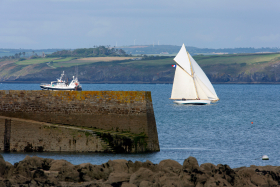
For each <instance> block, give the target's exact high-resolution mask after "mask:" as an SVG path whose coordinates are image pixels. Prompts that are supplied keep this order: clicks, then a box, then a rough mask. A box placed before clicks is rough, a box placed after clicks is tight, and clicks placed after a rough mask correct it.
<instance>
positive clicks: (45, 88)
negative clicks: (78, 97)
mask: <svg viewBox="0 0 280 187" xmlns="http://www.w3.org/2000/svg"><path fill="white" fill-rule="evenodd" d="M40 87H41V89H42V90H64V91H75V90H79V91H81V90H82V88H81V87H77V88H73V87H62V88H59V87H49V86H40Z"/></svg>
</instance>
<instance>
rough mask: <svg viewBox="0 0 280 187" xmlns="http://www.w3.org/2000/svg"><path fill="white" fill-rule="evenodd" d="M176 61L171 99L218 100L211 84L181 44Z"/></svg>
mask: <svg viewBox="0 0 280 187" xmlns="http://www.w3.org/2000/svg"><path fill="white" fill-rule="evenodd" d="M174 61H175V62H176V63H177V66H176V71H175V76H174V82H173V87H172V93H171V99H182V98H184V99H203V100H219V98H218V96H217V94H216V92H215V89H214V88H213V85H212V84H211V82H210V81H209V79H208V77H207V76H206V75H205V73H204V72H203V70H202V69H201V68H200V67H199V65H198V64H197V62H196V61H195V60H194V59H193V58H192V56H191V55H190V54H189V53H188V52H187V51H186V48H185V45H184V44H183V46H182V48H181V50H180V51H179V53H178V54H177V56H176V57H175V58H174Z"/></svg>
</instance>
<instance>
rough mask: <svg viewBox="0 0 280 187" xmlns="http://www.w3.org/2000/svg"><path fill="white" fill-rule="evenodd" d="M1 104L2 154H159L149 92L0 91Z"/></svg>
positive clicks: (0, 146)
mask: <svg viewBox="0 0 280 187" xmlns="http://www.w3.org/2000/svg"><path fill="white" fill-rule="evenodd" d="M0 100H1V102H0V116H1V118H0V130H1V131H0V132H1V134H0V149H1V150H5V151H24V150H33V151H39V150H41V151H78V152H84V151H90V152H94V151H98V152H110V151H112V152H128V153H129V152H130V153H131V152H147V151H159V142H158V134H157V127H156V122H155V117H154V111H153V104H152V98H151V92H146V91H81V92H77V91H71V92H69V91H55V92H54V91H23V90H2V91H0ZM73 127H74V128H73ZM93 147H95V148H93Z"/></svg>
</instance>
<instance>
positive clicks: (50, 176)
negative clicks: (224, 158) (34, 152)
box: [0, 155, 280, 187]
mask: <svg viewBox="0 0 280 187" xmlns="http://www.w3.org/2000/svg"><path fill="white" fill-rule="evenodd" d="M279 185H280V166H269V165H268V166H254V165H252V166H250V167H240V168H235V169H231V168H230V167H229V166H228V165H222V164H218V165H214V164H211V163H204V164H201V165H200V166H199V164H198V162H197V160H196V158H194V157H189V158H187V159H186V160H185V161H184V163H183V165H181V164H179V163H178V162H177V161H174V160H170V159H168V160H162V161H161V162H160V163H159V164H153V163H152V162H150V161H149V160H147V161H146V162H139V161H136V162H134V163H133V162H132V161H127V160H109V161H108V162H106V163H104V164H101V165H92V164H90V163H84V164H80V165H73V164H71V163H70V162H68V161H66V160H54V159H48V158H40V157H37V156H33V157H30V156H26V157H25V158H24V160H22V161H20V162H19V163H15V164H14V165H12V164H10V163H9V162H5V160H4V159H3V157H2V155H0V186H26V187H33V186H81V187H82V186H100V187H103V186H104V187H110V186H113V187H146V186H147V187H154V186H157V187H161V186H162V187H163V186H166V187H167V186H182V187H183V186H186V187H210V186H236V187H240V186H263V187H264V186H279Z"/></svg>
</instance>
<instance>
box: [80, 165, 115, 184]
mask: <svg viewBox="0 0 280 187" xmlns="http://www.w3.org/2000/svg"><path fill="white" fill-rule="evenodd" d="M79 167H80V169H79V170H78V171H79V173H80V179H81V181H91V180H103V181H106V180H107V179H108V177H109V175H110V173H111V172H112V168H109V164H108V163H105V164H102V165H92V164H89V163H88V164H81V165H79Z"/></svg>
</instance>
